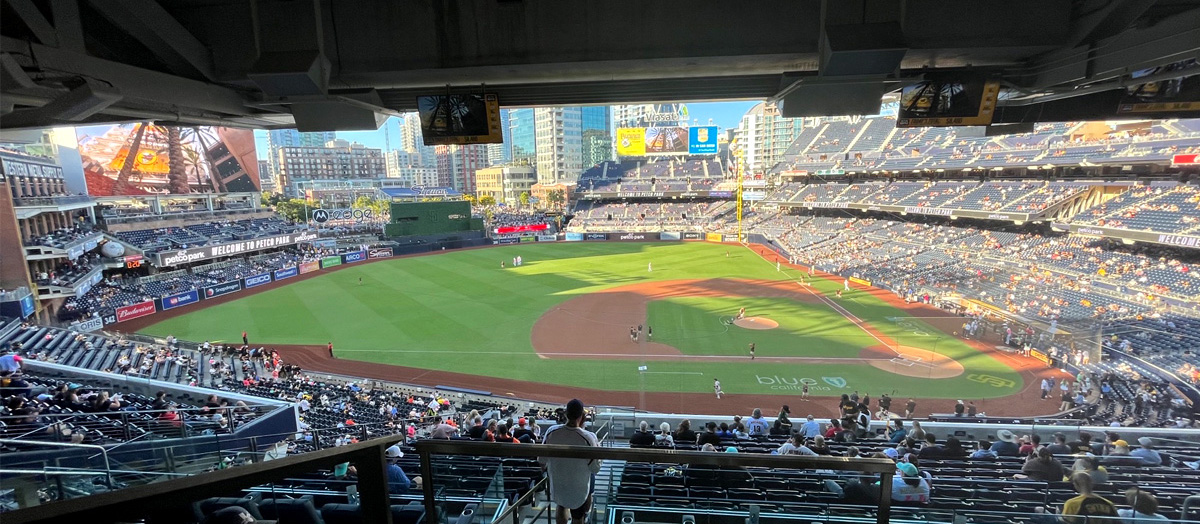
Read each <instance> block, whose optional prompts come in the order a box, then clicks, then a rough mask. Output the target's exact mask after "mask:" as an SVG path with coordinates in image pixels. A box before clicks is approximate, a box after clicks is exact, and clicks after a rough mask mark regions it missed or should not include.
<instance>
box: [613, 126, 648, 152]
mask: <svg viewBox="0 0 1200 524" xmlns="http://www.w3.org/2000/svg"><path fill="white" fill-rule="evenodd" d="M617 156H646V128H644V127H622V128H618V129H617Z"/></svg>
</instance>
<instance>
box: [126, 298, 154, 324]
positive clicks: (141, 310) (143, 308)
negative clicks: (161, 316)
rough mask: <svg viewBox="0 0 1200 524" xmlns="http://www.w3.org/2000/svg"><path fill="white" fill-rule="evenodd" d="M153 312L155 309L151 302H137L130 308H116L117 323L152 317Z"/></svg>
mask: <svg viewBox="0 0 1200 524" xmlns="http://www.w3.org/2000/svg"><path fill="white" fill-rule="evenodd" d="M154 311H155V309H154V301H153V300H147V301H145V302H139V303H137V304H133V305H132V306H125V307H119V308H117V322H124V321H126V320H133V319H135V318H141V317H144V316H146V315H153V314H154Z"/></svg>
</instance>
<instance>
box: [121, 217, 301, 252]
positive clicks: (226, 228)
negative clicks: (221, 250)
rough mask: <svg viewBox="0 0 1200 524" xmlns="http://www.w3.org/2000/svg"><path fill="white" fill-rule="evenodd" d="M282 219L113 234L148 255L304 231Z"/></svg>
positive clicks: (138, 230)
mask: <svg viewBox="0 0 1200 524" xmlns="http://www.w3.org/2000/svg"><path fill="white" fill-rule="evenodd" d="M305 228H306V226H304V225H296V224H292V223H290V222H288V221H287V220H284V219H282V218H255V219H250V220H236V221H213V222H206V223H202V224H194V225H190V226H186V227H165V228H156V229H137V230H133V231H119V232H115V233H112V235H113V236H114V237H116V238H117V239H119V240H121V241H122V242H125V243H126V244H129V245H132V246H133V247H135V248H137V249H139V250H141V251H142V252H144V253H146V254H153V253H157V252H159V251H168V250H172V249H185V248H189V247H199V246H205V245H209V244H220V243H223V242H231V241H235V240H248V239H252V238H257V237H264V236H272V235H281V234H284V233H292V232H295V231H297V230H300V229H305Z"/></svg>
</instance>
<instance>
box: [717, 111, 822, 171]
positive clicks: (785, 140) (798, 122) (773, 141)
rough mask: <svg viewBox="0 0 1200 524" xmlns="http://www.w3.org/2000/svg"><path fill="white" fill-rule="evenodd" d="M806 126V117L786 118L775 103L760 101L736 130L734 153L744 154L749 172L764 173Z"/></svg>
mask: <svg viewBox="0 0 1200 524" xmlns="http://www.w3.org/2000/svg"><path fill="white" fill-rule="evenodd" d="M803 129H804V119H803V118H785V117H783V116H782V115H781V114H780V113H779V109H778V108H777V107H775V105H774V104H767V103H765V102H763V103H760V104H758V105H756V106H754V107H752V108H750V111H747V112H746V114H745V115H743V116H742V121H741V122H739V123H738V128H737V130H736V131H734V138H735V139H736V140H737V149H736V151H733V153H734V154H735V155H741V161H742V169H744V170H745V172H746V174H756V173H762V172H763V171H765V170H766V169H768V168H770V167H771V166H772V165H774V164H775V163H776V162H778V161H779V159H781V158H783V153H784V152H785V151H787V148H788V145H790V144H791V143H792V140H795V139H796V135H799V134H800V131H801V130H803Z"/></svg>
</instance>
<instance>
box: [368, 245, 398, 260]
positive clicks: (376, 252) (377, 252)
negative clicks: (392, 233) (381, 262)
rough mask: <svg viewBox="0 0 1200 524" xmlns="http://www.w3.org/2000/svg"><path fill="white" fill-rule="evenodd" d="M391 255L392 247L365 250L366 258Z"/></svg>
mask: <svg viewBox="0 0 1200 524" xmlns="http://www.w3.org/2000/svg"><path fill="white" fill-rule="evenodd" d="M391 256H392V248H390V247H389V248H377V249H372V250H371V251H369V252H367V258H389V257H391Z"/></svg>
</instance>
